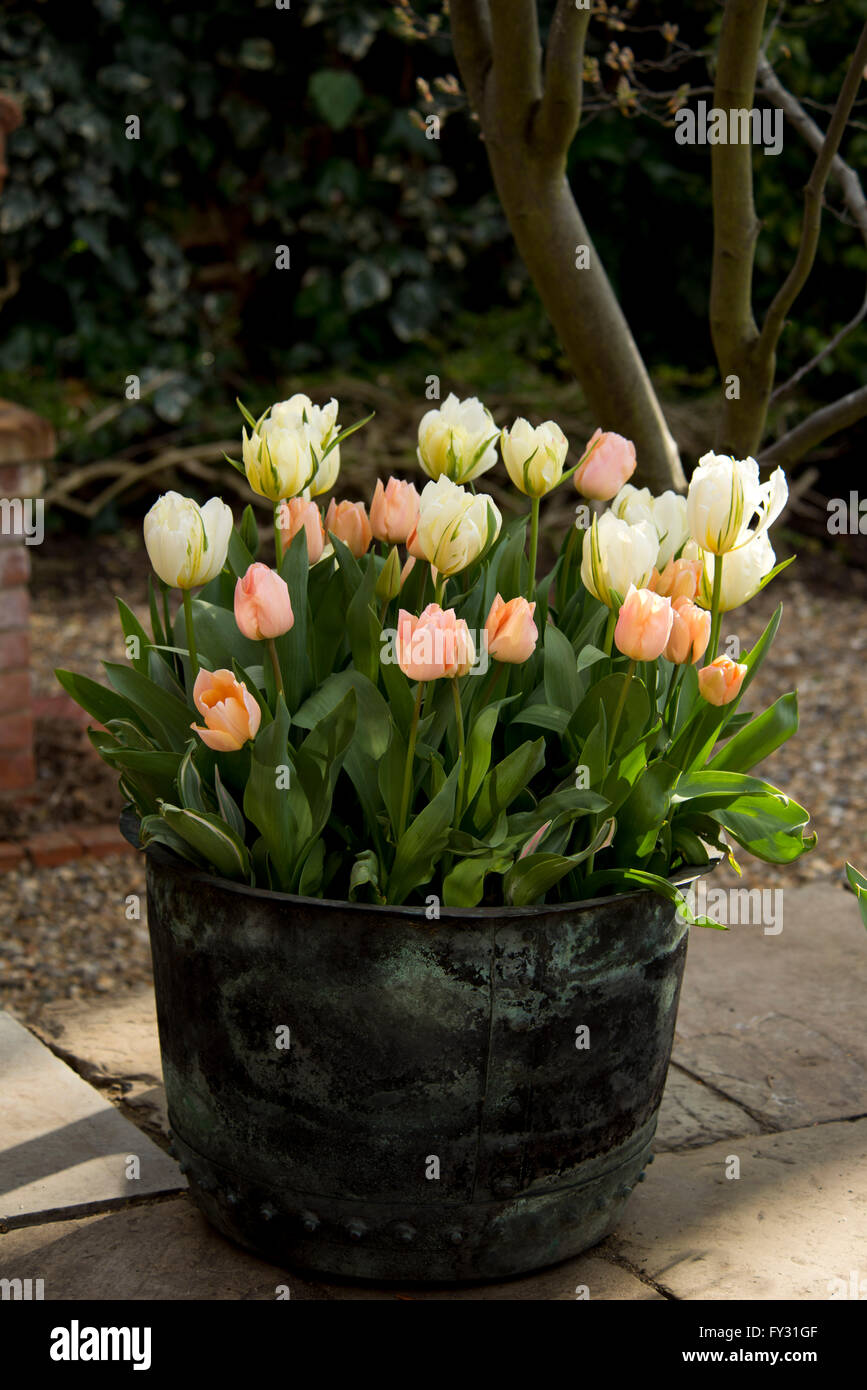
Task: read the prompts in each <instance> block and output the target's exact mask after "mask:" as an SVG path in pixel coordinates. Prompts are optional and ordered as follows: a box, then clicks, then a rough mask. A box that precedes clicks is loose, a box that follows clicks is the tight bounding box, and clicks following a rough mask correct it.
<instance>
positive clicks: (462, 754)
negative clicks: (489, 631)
mask: <svg viewBox="0 0 867 1390" xmlns="http://www.w3.org/2000/svg"><path fill="white" fill-rule="evenodd" d="M451 687H452V699H453V700H454V702H455V724H456V725H457V731H458V758H459V760H460V766H459V769H458V790H457V794H456V796H455V827H457V826H459V825H460V823H461V815H462V814H463V797H464V769H465V765H466V760H467V759H466V743H465V740H464V712H463V710H462V709H461V691H460V686H459V685H458V678H457V676H453V677H452V680H451Z"/></svg>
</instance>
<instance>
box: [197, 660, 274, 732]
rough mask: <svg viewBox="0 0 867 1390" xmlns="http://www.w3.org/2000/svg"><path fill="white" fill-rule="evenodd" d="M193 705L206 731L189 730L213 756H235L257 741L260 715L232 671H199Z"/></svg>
mask: <svg viewBox="0 0 867 1390" xmlns="http://www.w3.org/2000/svg"><path fill="white" fill-rule="evenodd" d="M193 703H194V704H195V706H196V709H197V710H198V711H199V713H200V714H201V716H202V718H203V719H204V721H205V727H204V728H201V727H200V725H198V724H191V725H190V728H191V729H192V730H193V732H194V733H197V734H198V735H199V738H200V739H201V740H202V742H203V743H206V744H207V745H208V747H209V748H213V749H214V751H215V752H217V753H234V752H236V751H237V750H238V749H239V748H243V746H244V744H245V743H246V742H247V741H248V740H249V739H252V738H255V737H256V732H257V730H258V728H259V722H260V720H261V718H262V711H261V710H260V708H259V704H258V701H257V700H255V699H254V698H253V696H252V695H251V694H250V692H249V690H248V689H247V687H246V685H245V684H244V682H243V681H238V680H236V679H235V677H234V676H233V675H232V672H231V671H226V670H220V671H205V670H204V669H203V670H201V671H200V672H199V674H198V675H197V676H196V683H195V685H194V686H193Z"/></svg>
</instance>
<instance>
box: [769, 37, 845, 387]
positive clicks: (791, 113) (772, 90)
mask: <svg viewBox="0 0 867 1390" xmlns="http://www.w3.org/2000/svg"><path fill="white" fill-rule="evenodd" d="M758 77H759V82H760V85H761V88H762V91H763V92H764V93H765V94H766V96H768V97H769V98H770V100H771V101H772V102H774V104H775V105H776V106H779V107H780V109H781V110H782V111H783V112H784V113H785V115H786V117H787V119H788V120H789V121H790V122H791V124H792V125H793V126H794V127H795V129H796V130H797V131H798V133H799V134H800V135H801V136H802V137H803V139H804V140H805V141H806V143H807V144H808V145H809V146H810V148H811V149H812V150H814V151H815V152H816V153H817V154H818V153H819V151H820V150H821V148H822V145H823V144H824V141H825V136H824V135H823V133H822V131H821V130H820V129H819V127H818V126H817V125H816V123H815V121H813V120H811V119H810V117H809V116H808V115H807V113H806V111H805V110H804V108H803V106H802V105H801V103H800V102H799V101H798V98H797V97H796V96H794V95H793V94H792V93H791V92H790V91H788V90H787V89H786V88H785V87H784V86H783V84H782V82H781V81H780V79H779V77H778V76H777V74H776V73H775V72H774V69H773V68H772V67H771V64H770V63H769V62H768V59H767V58H766V57H764V56H762V57H761V58H760V59H759V68H758ZM831 174H832V175H833V177H834V178H835V179H836V180H837V182H838V183H839V184H840V187H841V189H842V192H843V201H844V202H845V204H846V207H847V208H848V209H849V212H850V213H851V215H852V219H853V221H854V222H855V224H856V225H857V226H858V228H859V229H860V231H861V235H862V237H863V239H864V244H865V246H867V198H865V196H864V190H863V188H862V187H861V180H860V179H859V177H858V175H857V174H856V172H855V170H854V169H853V168H852V166H851V165H849V164H846V163H845V161H844V160H843V159H842V158H841V157H840V155H839V154H837V155H835V156H834V158H833V159H832V161H831ZM865 317H867V292H865V295H864V302H863V303H862V305H861V308H860V309H859V310H858V312H857V314H855V316H854V318H851V319H850V320H849V322H848V323H846V324H844V325H843V327H842V328H840V329H839V330H838V331H837V332H836V333H835V334H834V336H833V337H832V338H831V339H830V340H829V342H827V343H826V344H825V346H824V347H823V348H822V350H821V352H817V353H816V355H815V356H814V357H811V358H810V360H809V362H805V363H804V365H803V366H802V367H799V368H798V370H797V371H796V372H794V373H793V375H792V376H790V377H789V380H788V381H785V382H783V384H782V385H781V386H778V387H777V389H776V390H775V391H774V393H773V395H772V396H771V401H776V400H779V399H780V398H781V397H782V396H785V395H787V394H788V393H789V392H790V391H791V390H793V389H794V387H795V386H797V384H798V382H799V381H802V380H803V379H804V377H805V376H806V375H807V374H808V372H811V371H812V370H813V368H814V367H816V366H818V364H819V363H820V362H821V361H823V359H824V358H826V357H829V356H830V355H831V353H832V352H834V351H835V349H836V348H837V347H839V345H840V343H842V341H843V339H844V338H847V337H848V336H849V334H850V333H851V332H852V331H853V330H854V329H855V328H857V327H858V325H859V323H861V322H862V321H863V320H864V318H865Z"/></svg>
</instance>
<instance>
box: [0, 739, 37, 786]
mask: <svg viewBox="0 0 867 1390" xmlns="http://www.w3.org/2000/svg"><path fill="white" fill-rule="evenodd" d="M35 781H36V764H35V762H34V760H33V752H32V750H30V749H27V750H26V751H24V752H22V753H3V754H2V755H0V791H7V792H8V791H18V790H20V789H21V788H23V787H32V786H33V784H34V782H35Z"/></svg>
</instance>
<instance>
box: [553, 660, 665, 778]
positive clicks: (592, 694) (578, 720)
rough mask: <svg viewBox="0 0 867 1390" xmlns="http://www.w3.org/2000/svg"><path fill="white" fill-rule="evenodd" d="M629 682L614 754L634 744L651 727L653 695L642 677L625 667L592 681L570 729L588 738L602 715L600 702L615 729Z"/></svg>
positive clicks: (579, 738) (577, 737) (576, 736)
mask: <svg viewBox="0 0 867 1390" xmlns="http://www.w3.org/2000/svg"><path fill="white" fill-rule="evenodd" d="M627 681H628V682H629V686H628V690H627V693H626V698H625V701H624V704H623V708H622V710H621V713H620V722H619V724H618V726H617V733H616V736H615V739H614V747H613V749H612V755H613V756H614V757H616V755H617V754H618V753H619V752H623V751H624V750H625V749H626V748H631V747H632V745H633V744H634V743H635V742H636V740H637V739H638V738H640V736H641V735H642V734H643V733H644V731H645V729H646V728H647V724H648V719H649V717H650V699H649V697H648V694H647V690H646V688H645V686H644V684H643V682H642V681H640V680H639V679H638V678H637V677H636V676H627V674H626V673H625V671H615V672H613V673H612V674H611V675H608V676H603V678H602V679H601V680H599V681H597V682H596V684H595V685H592V686H591V687H590V689H589V690H588V692H587V694H586V695H585V696H584V699H583V700H582V701H581V703H580V705H579V706H578V708H577V709H576V711H575V713H574V714H573V716H572V718H571V720H570V721H569V732H570V733H571V734H572V736H573V737H574V738H575V739H576V740H577V741H578V742H579V745H580V742H581V741H582V740H583V739H585V738H587V736H588V735H589V734H590V732H591V730H592V728H593V726H594V725H595V724H596V723H597V721H598V719H599V706H600V705H602V707H603V708H604V710H605V717H606V720H607V723H608V728H609V729H611V727H612V723H613V720H614V716H615V713H616V711H617V707H618V705H619V703H620V697H621V694H622V693H623V687H624V683H625V682H627Z"/></svg>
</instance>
